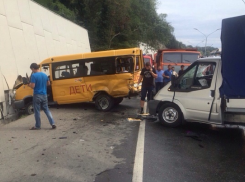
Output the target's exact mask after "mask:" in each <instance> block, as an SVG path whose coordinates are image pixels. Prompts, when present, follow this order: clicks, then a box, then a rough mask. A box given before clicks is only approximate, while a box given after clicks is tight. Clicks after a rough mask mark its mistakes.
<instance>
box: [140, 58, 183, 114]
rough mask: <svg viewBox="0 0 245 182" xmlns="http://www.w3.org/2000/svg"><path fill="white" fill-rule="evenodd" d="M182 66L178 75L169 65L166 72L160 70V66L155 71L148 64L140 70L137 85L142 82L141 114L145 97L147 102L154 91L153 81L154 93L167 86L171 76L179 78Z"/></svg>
mask: <svg viewBox="0 0 245 182" xmlns="http://www.w3.org/2000/svg"><path fill="white" fill-rule="evenodd" d="M184 68H185V66H184V65H181V69H180V71H179V73H177V72H176V71H175V70H174V67H173V66H171V65H168V69H167V70H165V71H164V70H162V67H161V66H158V67H157V70H155V69H154V68H152V67H151V65H150V63H149V62H147V63H146V64H145V68H143V69H142V70H141V73H140V77H139V80H138V84H139V83H140V82H141V81H142V79H143V81H142V87H141V101H140V107H141V113H143V107H144V103H145V97H146V96H147V100H148V101H149V100H150V99H151V96H152V91H153V89H154V80H155V89H156V93H157V92H158V91H159V90H160V89H161V88H163V87H164V86H165V85H167V84H168V83H169V82H170V81H171V76H172V75H174V76H176V77H178V76H180V75H182V74H183V72H184Z"/></svg>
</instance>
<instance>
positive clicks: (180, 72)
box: [179, 65, 185, 76]
mask: <svg viewBox="0 0 245 182" xmlns="http://www.w3.org/2000/svg"><path fill="white" fill-rule="evenodd" d="M184 68H185V66H184V65H181V66H180V70H179V76H181V75H182V74H183V73H184V71H185V70H184Z"/></svg>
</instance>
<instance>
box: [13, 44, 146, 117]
mask: <svg viewBox="0 0 245 182" xmlns="http://www.w3.org/2000/svg"><path fill="white" fill-rule="evenodd" d="M143 65H144V64H143V56H142V50H141V49H139V48H131V49H119V50H110V51H100V52H91V53H84V54H74V55H65V56H56V57H50V58H48V59H45V60H44V61H42V62H41V63H40V71H42V72H44V73H46V74H47V75H48V76H49V79H50V82H51V85H50V86H49V87H48V88H47V93H48V100H49V104H50V105H51V104H71V103H81V102H95V105H96V108H97V109H99V110H102V111H109V110H110V109H111V108H112V107H113V106H114V105H118V104H119V103H120V102H122V100H123V98H124V97H130V96H133V95H137V94H138V92H139V91H140V87H138V86H137V82H138V78H139V76H140V71H141V69H142V67H143ZM32 92H33V90H32V89H31V88H30V87H28V86H27V85H25V84H22V85H18V87H17V89H16V92H15V93H16V94H15V108H16V109H26V112H27V113H28V114H31V113H33V108H32V94H33V93H32Z"/></svg>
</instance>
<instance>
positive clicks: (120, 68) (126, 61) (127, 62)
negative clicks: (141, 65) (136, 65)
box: [116, 57, 133, 73]
mask: <svg viewBox="0 0 245 182" xmlns="http://www.w3.org/2000/svg"><path fill="white" fill-rule="evenodd" d="M116 70H117V73H128V72H132V71H133V58H132V57H120V58H117V59H116Z"/></svg>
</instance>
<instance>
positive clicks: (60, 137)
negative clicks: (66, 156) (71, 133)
mask: <svg viewBox="0 0 245 182" xmlns="http://www.w3.org/2000/svg"><path fill="white" fill-rule="evenodd" d="M59 139H67V137H60V138H59Z"/></svg>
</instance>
